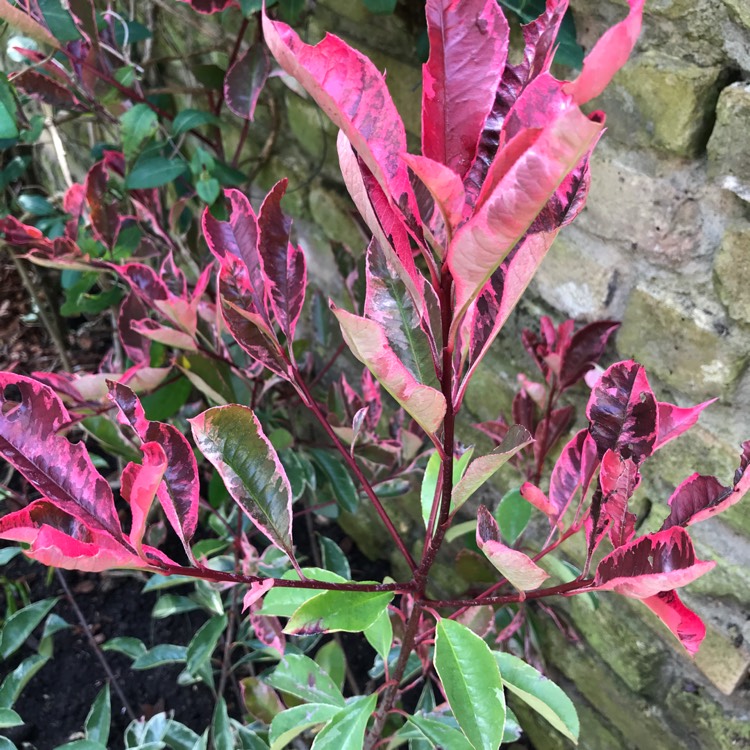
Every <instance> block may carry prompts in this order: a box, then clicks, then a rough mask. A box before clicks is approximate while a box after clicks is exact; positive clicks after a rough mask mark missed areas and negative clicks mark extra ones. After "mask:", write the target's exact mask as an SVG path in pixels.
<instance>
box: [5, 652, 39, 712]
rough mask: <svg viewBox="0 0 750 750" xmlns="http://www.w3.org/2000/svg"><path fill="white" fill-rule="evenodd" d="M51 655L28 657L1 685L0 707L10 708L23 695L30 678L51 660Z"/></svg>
mask: <svg viewBox="0 0 750 750" xmlns="http://www.w3.org/2000/svg"><path fill="white" fill-rule="evenodd" d="M49 658H50V657H49V656H43V655H42V654H32V655H31V656H28V657H26V658H25V659H24V660H23V661H22V662H21V663H20V664H19V665H18V666H17V667H16V668H15V669H14V670H13V671H12V672H10V674H8V675H7V676H6V677H5V679H4V680H3V682H2V685H0V708H10V707H11V706H12V705H13V704H14V703H15V702H16V701H17V700H18V696H19V695H21V691H22V690H23V689H24V688H25V687H26V685H27V684H28V682H29V680H30V679H31V678H32V677H33V676H34V675H35V674H36V673H37V672H38V671H39V670H40V669H41V668H42V667H43V666H44V665H45V664H46V663H47V662H48V661H49Z"/></svg>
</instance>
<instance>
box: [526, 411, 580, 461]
mask: <svg viewBox="0 0 750 750" xmlns="http://www.w3.org/2000/svg"><path fill="white" fill-rule="evenodd" d="M574 411H575V409H574V408H573V407H572V406H563V407H562V408H560V409H555V410H554V411H552V412H551V413H550V415H549V421H547V420H546V419H540V420H539V424H538V425H537V428H536V432H535V433H534V460H535V461H536V462H537V464H539V461H540V459H543V458H545V457H546V456H547V454H548V453H549V452H550V450H551V449H552V448H554V446H555V443H556V442H557V441H558V440H559V439H560V438H561V437H562V436H563V435H564V434H565V432H566V430H567V429H568V425H569V424H570V421H571V419H572V418H573V413H574Z"/></svg>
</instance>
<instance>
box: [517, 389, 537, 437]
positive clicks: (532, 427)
mask: <svg viewBox="0 0 750 750" xmlns="http://www.w3.org/2000/svg"><path fill="white" fill-rule="evenodd" d="M511 416H512V418H513V421H514V422H515V423H516V424H520V425H521V426H522V427H525V428H526V429H527V430H528V431H529V433H530V434H532V435H533V434H534V433H535V432H536V426H537V419H536V404H535V403H534V402H533V400H532V399H531V396H529V394H528V393H526V391H519V392H518V393H516V395H515V396H514V398H513V404H512V405H511Z"/></svg>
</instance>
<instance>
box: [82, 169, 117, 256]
mask: <svg viewBox="0 0 750 750" xmlns="http://www.w3.org/2000/svg"><path fill="white" fill-rule="evenodd" d="M108 182H109V174H108V171H107V165H106V163H105V162H104V160H102V161H99V162H97V163H96V164H94V166H93V167H91V169H90V170H89V172H88V174H87V175H86V182H85V183H84V185H85V188H86V202H87V203H88V207H89V215H90V217H91V230H92V232H93V233H94V237H96V239H98V240H100V241H101V242H103V243H104V244H105V245H106V246H107V247H108V248H110V249H111V248H112V247H113V246H114V243H115V237H116V236H117V231H118V229H119V226H120V209H119V206H118V205H117V203H116V202H114V201H113V200H112V199H111V198H110V197H109V195H108V194H107V183H108Z"/></svg>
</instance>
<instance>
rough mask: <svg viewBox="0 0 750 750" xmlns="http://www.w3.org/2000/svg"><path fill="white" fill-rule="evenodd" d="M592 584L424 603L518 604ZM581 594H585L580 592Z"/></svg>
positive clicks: (576, 583)
mask: <svg viewBox="0 0 750 750" xmlns="http://www.w3.org/2000/svg"><path fill="white" fill-rule="evenodd" d="M593 582H594V579H593V578H585V579H583V580H575V581H569V582H568V583H561V584H560V585H558V586H550V587H549V588H546V589H535V590H534V591H519V592H518V593H517V594H507V595H506V596H483V597H481V598H480V597H477V598H476V599H426V600H425V602H426V603H427V604H429V605H430V606H431V607H466V608H468V607H479V606H481V605H483V604H518V603H519V602H524V601H527V600H528V599H543V598H545V597H547V596H557V595H560V594H566V593H568V592H569V591H575V590H576V589H585V588H586V587H587V586H589V585H590V584H592V583H593ZM581 593H586V592H585V591H582V592H581Z"/></svg>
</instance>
